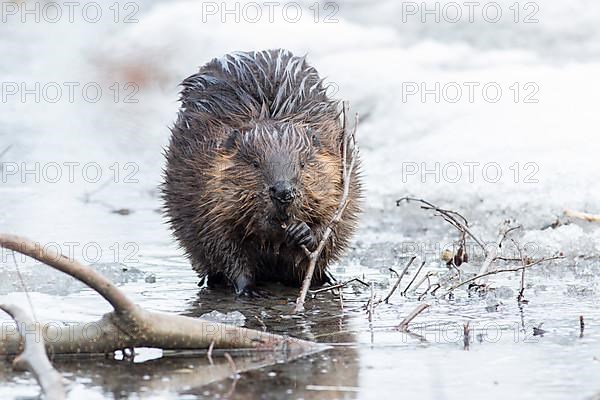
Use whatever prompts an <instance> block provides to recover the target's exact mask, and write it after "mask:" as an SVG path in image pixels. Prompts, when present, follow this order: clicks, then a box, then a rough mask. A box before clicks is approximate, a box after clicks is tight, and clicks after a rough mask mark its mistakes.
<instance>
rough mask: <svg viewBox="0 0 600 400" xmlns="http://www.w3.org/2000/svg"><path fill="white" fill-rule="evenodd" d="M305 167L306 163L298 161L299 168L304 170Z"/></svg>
mask: <svg viewBox="0 0 600 400" xmlns="http://www.w3.org/2000/svg"><path fill="white" fill-rule="evenodd" d="M305 166H306V163H305V162H304V160H302V161H300V168H302V169H304V167H305Z"/></svg>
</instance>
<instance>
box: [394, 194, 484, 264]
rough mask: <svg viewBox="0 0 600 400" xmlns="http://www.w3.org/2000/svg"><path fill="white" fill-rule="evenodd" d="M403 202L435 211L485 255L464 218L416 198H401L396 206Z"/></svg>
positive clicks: (481, 242) (479, 240) (482, 247)
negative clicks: (412, 202) (473, 242)
mask: <svg viewBox="0 0 600 400" xmlns="http://www.w3.org/2000/svg"><path fill="white" fill-rule="evenodd" d="M403 201H406V202H407V203H408V202H410V201H416V202H419V203H422V204H424V206H421V208H422V209H424V210H434V211H436V212H437V213H439V215H440V216H441V217H442V218H443V219H444V220H445V221H446V222H448V223H449V224H451V225H452V226H454V227H455V228H456V229H458V230H459V231H460V232H463V233H466V234H467V235H469V236H470V237H471V239H473V240H474V241H475V243H477V244H478V245H479V247H481V249H482V250H483V253H484V254H487V249H486V247H485V245H484V244H483V241H482V240H481V239H479V238H478V237H477V236H476V235H475V234H474V233H473V232H471V229H469V222H468V221H467V219H466V218H465V217H463V216H462V215H461V214H459V213H458V212H456V211H452V210H445V209H443V208H440V207H438V206H436V205H435V204H432V203H430V202H428V201H427V200H424V199H418V198H414V197H402V198H401V199H398V200H396V205H400V203H402V202H403Z"/></svg>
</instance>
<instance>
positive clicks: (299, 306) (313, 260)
mask: <svg viewBox="0 0 600 400" xmlns="http://www.w3.org/2000/svg"><path fill="white" fill-rule="evenodd" d="M343 107H344V108H343V111H344V138H343V142H342V153H343V154H342V156H343V160H342V177H343V184H344V190H343V192H342V196H341V198H340V201H339V205H338V208H337V210H336V211H335V213H334V215H333V218H332V219H331V221H330V222H329V224H328V226H327V228H326V229H325V231H324V232H323V236H322V237H321V240H320V242H319V245H318V246H317V248H316V250H315V251H313V252H312V253H309V252H308V250H307V249H305V253H307V257H308V267H307V269H306V275H305V276H304V280H303V281H302V289H301V290H300V294H299V296H298V299H297V300H296V306H295V308H294V312H295V313H299V312H302V311H304V302H305V301H306V295H307V294H308V290H309V289H310V284H311V282H312V277H313V274H314V272H315V268H316V266H317V261H318V260H319V256H320V255H321V253H322V252H323V249H324V248H325V244H326V243H327V241H328V240H329V237H330V236H331V233H332V232H333V227H334V226H335V225H337V223H338V222H339V221H340V220H341V219H342V214H343V213H344V211H345V209H346V206H348V203H349V202H350V199H349V196H350V186H351V183H352V175H353V172H354V167H355V166H356V159H357V157H358V156H357V155H358V147H357V146H356V144H355V143H356V139H355V136H356V130H357V128H358V114H356V115H355V121H354V127H353V129H352V131H351V130H350V127H349V125H350V124H349V122H348V118H349V117H348V102H344V103H343ZM350 142H352V146H351V148H349V145H350ZM349 152H350V154H348V153H349ZM348 158H349V160H350V165H349V166H348V165H347V162H348Z"/></svg>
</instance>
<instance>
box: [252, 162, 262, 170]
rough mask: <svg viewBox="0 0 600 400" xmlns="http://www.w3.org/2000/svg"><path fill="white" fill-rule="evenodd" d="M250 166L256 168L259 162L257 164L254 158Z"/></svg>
mask: <svg viewBox="0 0 600 400" xmlns="http://www.w3.org/2000/svg"><path fill="white" fill-rule="evenodd" d="M252 166H253V167H254V168H258V167H260V164H258V161H256V160H254V161H252Z"/></svg>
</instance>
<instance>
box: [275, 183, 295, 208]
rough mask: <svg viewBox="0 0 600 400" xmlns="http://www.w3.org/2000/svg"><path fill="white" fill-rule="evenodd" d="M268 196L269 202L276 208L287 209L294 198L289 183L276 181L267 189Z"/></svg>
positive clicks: (292, 189)
mask: <svg viewBox="0 0 600 400" xmlns="http://www.w3.org/2000/svg"><path fill="white" fill-rule="evenodd" d="M269 194H270V195H271V200H273V203H275V205H276V206H278V207H287V206H288V205H290V204H291V203H292V202H293V201H294V199H295V198H296V194H295V192H294V187H293V186H292V184H291V183H290V182H287V181H277V182H275V184H274V185H273V186H271V187H270V188H269Z"/></svg>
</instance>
